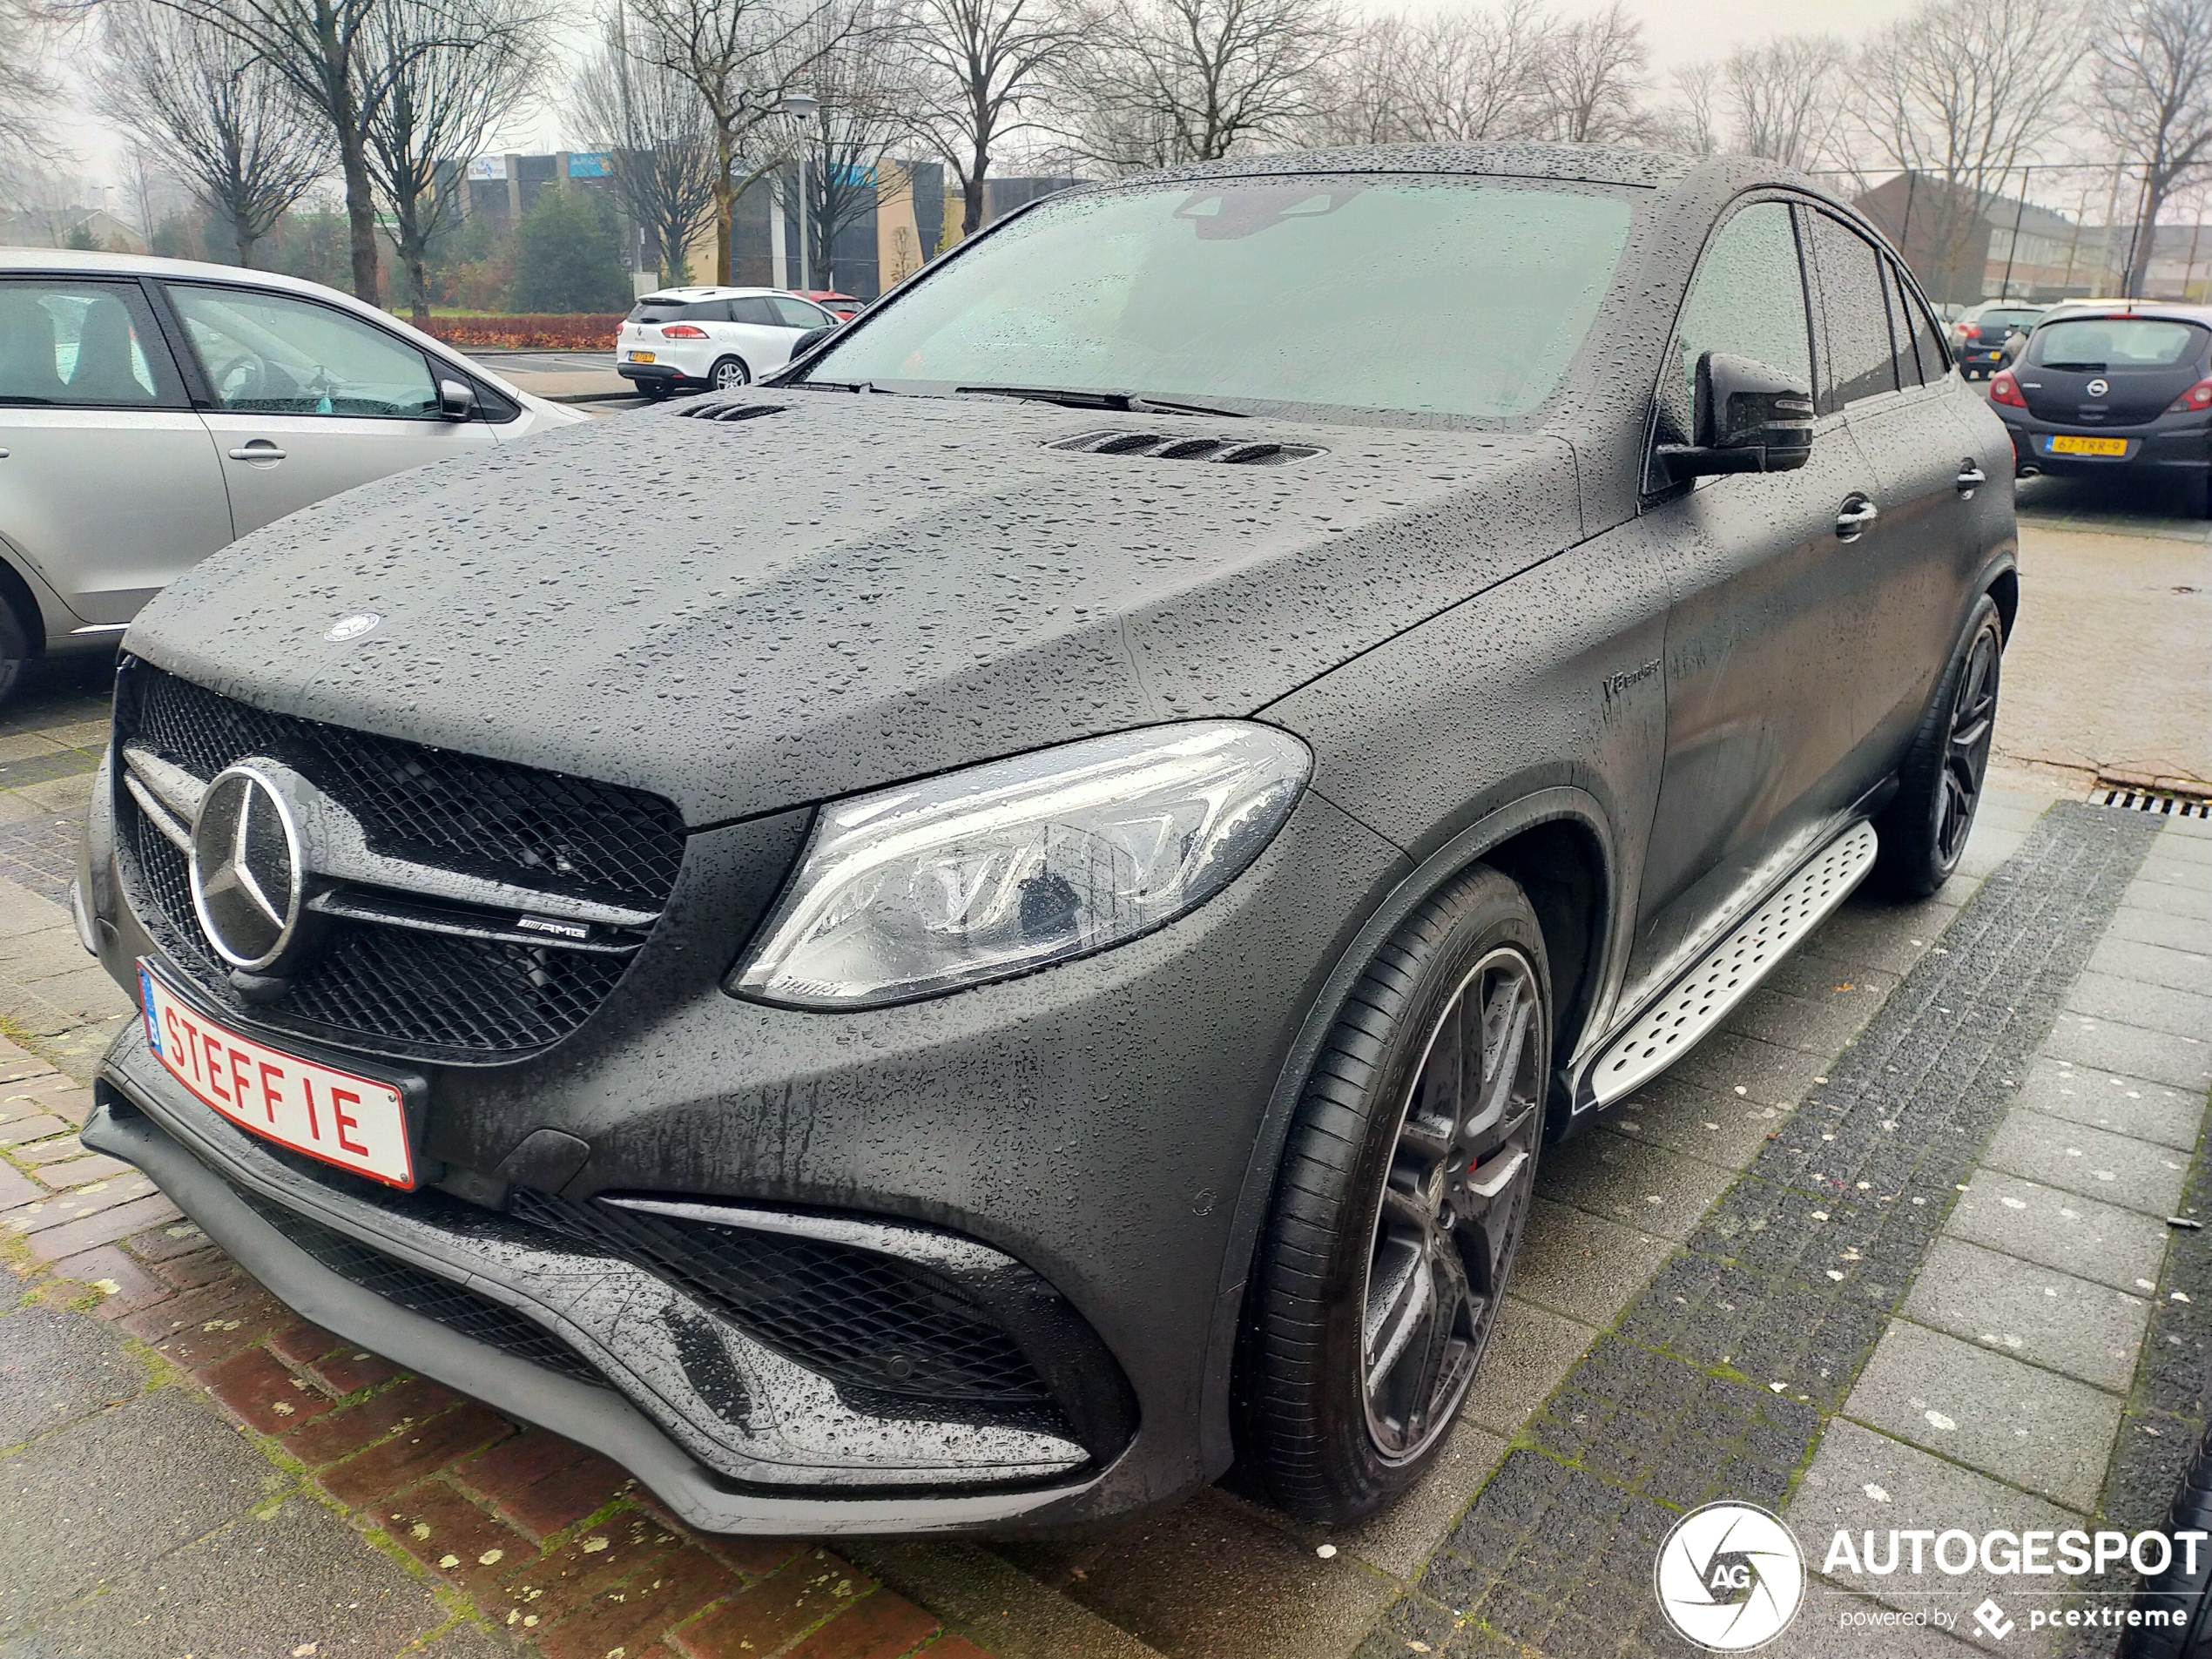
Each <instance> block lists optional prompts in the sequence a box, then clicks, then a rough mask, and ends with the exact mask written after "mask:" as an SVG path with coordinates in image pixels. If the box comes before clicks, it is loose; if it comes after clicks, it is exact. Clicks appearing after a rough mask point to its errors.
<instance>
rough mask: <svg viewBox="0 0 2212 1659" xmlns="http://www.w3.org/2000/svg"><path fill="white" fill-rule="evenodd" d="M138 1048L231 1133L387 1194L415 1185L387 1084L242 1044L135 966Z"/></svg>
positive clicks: (249, 1041)
mask: <svg viewBox="0 0 2212 1659" xmlns="http://www.w3.org/2000/svg"><path fill="white" fill-rule="evenodd" d="M138 985H139V988H140V990H141V992H142V994H143V996H144V1006H145V1022H146V1043H147V1046H148V1047H150V1048H151V1049H152V1050H153V1052H154V1056H155V1058H157V1059H158V1060H159V1061H160V1062H161V1063H162V1064H163V1065H164V1066H165V1067H167V1068H168V1069H169V1075H170V1076H172V1077H174V1078H175V1079H176V1080H177V1081H178V1082H180V1083H182V1084H184V1086H185V1088H186V1089H190V1090H192V1095H193V1096H194V1098H196V1099H198V1100H199V1101H200V1102H202V1103H204V1104H206V1105H208V1106H212V1107H213V1108H214V1109H216V1110H217V1111H219V1112H220V1113H221V1114H222V1115H223V1116H225V1117H227V1118H229V1119H230V1121H231V1122H232V1123H236V1124H237V1125H238V1126H239V1128H240V1129H244V1130H252V1131H253V1133H254V1134H256V1135H259V1136H261V1137H262V1138H263V1139H265V1140H271V1141H274V1142H276V1143H278V1144H279V1145H281V1146H288V1147H290V1148H291V1149H292V1150H293V1151H295V1152H305V1153H306V1154H307V1156H308V1157H313V1158H320V1159H321V1160H322V1161H323V1162H324V1163H334V1164H336V1165H338V1167H339V1168H341V1169H342V1170H353V1171H354V1173H355V1174H357V1175H365V1176H368V1177H369V1178H370V1179H371V1180H375V1181H381V1182H383V1183H384V1184H386V1185H388V1186H395V1187H412V1186H413V1185H414V1184H415V1154H414V1149H413V1148H412V1147H411V1146H410V1145H409V1143H408V1130H407V1102H406V1101H405V1100H404V1099H403V1098H402V1097H401V1094H400V1091H399V1090H398V1089H395V1088H393V1087H392V1086H391V1084H389V1083H381V1082H377V1081H376V1080H375V1079H374V1078H372V1077H360V1076H354V1074H353V1073H352V1072H349V1071H338V1070H335V1069H333V1068H331V1067H329V1066H322V1065H317V1064H316V1063H315V1062H314V1061H312V1060H302V1059H301V1058H300V1056H299V1055H293V1054H287V1053H285V1052H284V1051H283V1050H282V1049H272V1048H270V1047H268V1046H267V1045H266V1043H260V1042H254V1041H253V1038H251V1037H242V1036H240V1035H238V1033H236V1032H235V1031H232V1030H229V1029H227V1028H225V1027H223V1026H221V1025H219V1024H217V1023H216V1022H214V1021H212V1020H210V1019H207V1018H206V1017H205V1016H204V1015H201V1014H200V1012H199V1010H198V1009H197V1008H193V1007H192V1006H191V1005H190V1004H189V1003H187V1002H184V1001H179V999H178V997H177V996H176V995H174V994H172V992H171V991H170V989H169V988H168V986H166V985H165V984H164V983H163V982H162V980H161V976H160V975H159V974H156V973H155V972H154V971H153V970H152V968H148V967H147V966H146V965H145V963H144V962H140V963H139V964H138Z"/></svg>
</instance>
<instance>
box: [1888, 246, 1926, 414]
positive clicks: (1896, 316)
mask: <svg viewBox="0 0 2212 1659" xmlns="http://www.w3.org/2000/svg"><path fill="white" fill-rule="evenodd" d="M1882 294H1883V297H1884V298H1885V299H1886V300H1888V301H1889V310H1890V341H1891V347H1892V354H1893V355H1895V357H1896V358H1897V383H1898V385H1899V386H1902V387H1906V388H1911V387H1915V386H1918V385H1919V383H1920V360H1919V356H1918V355H1917V354H1915V353H1914V352H1913V349H1912V300H1909V299H1907V298H1906V297H1905V285H1904V283H1903V282H1902V281H1901V280H1899V279H1898V273H1897V261H1896V260H1891V259H1886V258H1885V259H1884V260H1883V261H1882Z"/></svg>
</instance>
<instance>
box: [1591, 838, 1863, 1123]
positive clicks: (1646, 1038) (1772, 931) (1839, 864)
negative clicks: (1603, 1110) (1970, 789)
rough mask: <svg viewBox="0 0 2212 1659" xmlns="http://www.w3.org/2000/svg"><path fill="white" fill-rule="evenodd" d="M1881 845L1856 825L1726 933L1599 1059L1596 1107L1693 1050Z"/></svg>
mask: <svg viewBox="0 0 2212 1659" xmlns="http://www.w3.org/2000/svg"><path fill="white" fill-rule="evenodd" d="M1879 845H1880V843H1879V841H1878V838H1877V837H1876V835H1875V833H1874V826H1872V825H1871V824H1867V823H1858V824H1854V825H1852V826H1851V827H1850V828H1849V829H1847V830H1845V831H1844V833H1842V834H1841V835H1838V837H1837V838H1836V839H1835V840H1832V841H1831V842H1829V843H1828V845H1827V846H1824V847H1823V848H1821V849H1820V851H1819V852H1818V853H1815V854H1814V855H1813V856H1812V857H1811V859H1809V860H1806V861H1805V862H1804V864H1802V865H1800V866H1799V867H1797V872H1796V873H1795V874H1793V875H1791V877H1790V879H1789V880H1786V881H1784V883H1783V884H1782V885H1781V887H1778V888H1777V889H1776V890H1775V892H1774V893H1773V894H1772V895H1771V896H1770V898H1769V899H1768V900H1767V901H1766V902H1765V903H1764V904H1763V905H1761V906H1760V907H1758V908H1757V910H1755V911H1753V912H1752V913H1751V914H1750V915H1749V916H1747V917H1745V918H1744V919H1743V921H1740V922H1738V923H1737V925H1736V926H1735V927H1733V928H1731V929H1730V931H1729V932H1728V933H1726V934H1723V935H1722V937H1721V938H1720V940H1719V941H1718V942H1716V944H1715V945H1714V946H1713V948H1712V949H1710V950H1709V951H1707V952H1706V953H1705V954H1704V955H1703V956H1701V957H1699V958H1698V959H1697V961H1696V964H1695V965H1693V966H1692V967H1691V968H1690V969H1689V972H1688V973H1686V974H1683V976H1682V977H1681V978H1680V979H1678V980H1676V981H1675V982H1674V983H1673V984H1672V985H1670V986H1669V987H1668V988H1667V989H1666V991H1665V992H1664V993H1663V994H1662V995H1661V996H1660V997H1659V1000H1658V1001H1656V1002H1654V1003H1652V1004H1651V1006H1650V1007H1649V1008H1646V1009H1644V1011H1643V1012H1642V1014H1641V1015H1638V1016H1637V1017H1636V1020H1635V1023H1634V1024H1633V1025H1631V1026H1629V1028H1628V1029H1627V1030H1626V1031H1624V1032H1622V1034H1621V1035H1619V1036H1618V1037H1616V1038H1615V1039H1614V1040H1613V1042H1612V1043H1611V1044H1610V1045H1609V1046H1608V1048H1607V1049H1606V1050H1605V1051H1604V1053H1602V1054H1601V1055H1599V1056H1598V1059H1597V1063H1596V1064H1595V1065H1594V1066H1592V1067H1591V1068H1590V1069H1589V1074H1588V1082H1587V1083H1586V1084H1585V1085H1584V1086H1585V1087H1586V1088H1587V1089H1588V1090H1589V1092H1590V1095H1591V1096H1592V1097H1593V1100H1592V1103H1593V1104H1595V1105H1599V1106H1609V1105H1611V1104H1612V1103H1614V1102H1615V1101H1616V1100H1618V1099H1620V1098H1621V1097H1622V1096H1623V1095H1626V1094H1628V1093H1629V1092H1630V1091H1631V1090H1633V1089H1636V1088H1638V1087H1639V1086H1641V1085H1642V1084H1643V1083H1646V1082H1649V1081H1650V1080H1651V1079H1652V1078H1654V1077H1656V1076H1658V1075H1659V1074H1660V1073H1661V1072H1662V1071H1664V1070H1666V1069H1667V1068H1668V1067H1669V1066H1671V1065H1673V1064H1674V1063H1675V1062H1676V1061H1677V1060H1679V1059H1681V1058H1682V1057H1683V1055H1685V1054H1687V1053H1688V1052H1689V1050H1690V1049H1692V1048H1694V1047H1696V1044H1697V1043H1698V1042H1700V1041H1701V1040H1703V1038H1704V1037H1705V1035H1707V1034H1708V1033H1710V1031H1711V1030H1712V1029H1713V1028H1714V1027H1715V1026H1716V1025H1718V1024H1719V1023H1720V1022H1722V1021H1723V1019H1725V1018H1727V1017H1728V1011H1729V1010H1730V1008H1734V1007H1735V1006H1736V1005H1737V1003H1738V1002H1741V1001H1743V999H1744V998H1745V997H1747V996H1749V995H1750V994H1751V992H1752V990H1753V989H1754V988H1756V987H1757V984H1758V982H1759V981H1761V980H1763V979H1764V978H1765V977H1766V976H1767V975H1768V974H1770V973H1771V972H1772V971H1773V970H1774V969H1775V968H1776V967H1777V966H1778V965H1779V964H1780V962H1781V961H1782V959H1783V958H1784V956H1787V955H1788V954H1790V953H1791V950H1793V949H1795V948H1797V944H1798V942H1799V941H1802V940H1803V939H1804V936H1805V935H1806V934H1809V933H1811V931H1812V930H1813V929H1814V928H1815V927H1818V926H1819V925H1820V924H1821V922H1822V921H1824V920H1825V919H1826V918H1827V915H1828V913H1829V912H1830V911H1831V910H1833V909H1834V908H1835V907H1837V906H1838V905H1839V904H1841V903H1843V901H1844V900H1845V899H1846V898H1848V897H1849V896H1850V895H1851V889H1852V888H1853V887H1857V886H1858V884H1859V881H1860V880H1861V879H1862V878H1863V877H1864V876H1865V873H1867V871H1869V870H1870V869H1871V868H1872V867H1873V866H1874V854H1875V852H1876V851H1877V849H1878V846H1879Z"/></svg>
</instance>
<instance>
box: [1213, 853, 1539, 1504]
mask: <svg viewBox="0 0 2212 1659" xmlns="http://www.w3.org/2000/svg"><path fill="white" fill-rule="evenodd" d="M1550 1041H1551V993H1550V982H1549V977H1548V968H1547V966H1546V962H1545V957H1544V946H1543V936H1542V934H1541V931H1540V929H1539V928H1538V927H1537V922H1536V916H1535V913H1534V910H1532V909H1531V908H1530V907H1529V904H1528V900H1527V898H1526V896H1524V895H1523V894H1522V893H1521V889H1520V888H1519V887H1516V886H1515V885H1514V883H1513V882H1512V881H1510V880H1507V878H1506V877H1505V876H1503V875H1501V874H1499V873H1497V872H1496V871H1494V870H1491V869H1488V868H1486V867H1481V866H1477V867H1475V868H1474V869H1472V870H1470V871H1469V872H1467V873H1466V874H1465V875H1462V876H1460V877H1459V878H1458V879H1457V880H1454V881H1453V882H1452V883H1451V884H1450V885H1449V886H1448V887H1446V888H1445V889H1444V890H1443V891H1442V892H1441V893H1440V894H1437V895H1436V897H1434V898H1433V899H1432V900H1429V902H1428V903H1427V904H1426V905H1425V906H1424V907H1422V908H1421V910H1420V912H1419V913H1417V914H1415V915H1414V916H1413V919H1412V920H1411V921H1408V922H1407V923H1406V925H1405V927H1402V928H1400V929H1399V932H1398V933H1397V934H1396V935H1395V936H1393V939H1392V940H1391V941H1390V943H1389V944H1387V945H1386V946H1385V947H1384V948H1383V949H1382V951H1381V952H1380V953H1379V954H1378V955H1377V957H1376V959H1375V961H1374V962H1373V964H1372V966H1371V967H1370V968H1368V969H1367V971H1366V974H1364V975H1363V976H1362V977H1361V979H1360V981H1359V985H1358V986H1357V987H1356V988H1354V989H1353V991H1352V995H1351V996H1350V997H1349V998H1348V999H1347V1000H1346V1001H1345V1009H1344V1012H1343V1014H1342V1015H1340V1016H1339V1019H1338V1022H1337V1023H1336V1026H1335V1028H1333V1029H1332V1031H1331V1032H1330V1034H1329V1037H1328V1040H1327V1042H1326V1043H1325V1045H1324V1047H1323V1049H1322V1051H1321V1055H1320V1057H1319V1059H1318V1061H1317V1062H1315V1065H1314V1069H1313V1073H1312V1076H1311V1077H1309V1078H1308V1079H1307V1081H1306V1085H1305V1095H1304V1096H1303V1098H1302V1099H1301V1100H1300V1102H1299V1105H1298V1116H1297V1118H1296V1120H1295V1121H1294V1123H1292V1126H1291V1136H1290V1143H1289V1146H1288V1148H1287V1150H1286V1152H1285V1159H1284V1165H1283V1171H1282V1174H1281V1176H1280V1177H1279V1178H1278V1186H1277V1190H1276V1195H1275V1205H1274V1211H1273V1213H1272V1214H1271V1217H1270V1218H1269V1221H1268V1226H1267V1231H1266V1234H1265V1236H1264V1239H1263V1241H1262V1244H1261V1249H1260V1258H1259V1264H1258V1275H1257V1278H1256V1284H1255V1291H1254V1301H1253V1306H1252V1310H1251V1311H1252V1313H1253V1315H1254V1321H1253V1323H1252V1325H1251V1327H1250V1328H1249V1330H1248V1332H1247V1333H1246V1338H1245V1347H1244V1354H1243V1359H1244V1389H1243V1393H1244V1402H1245V1413H1244V1415H1245V1422H1244V1435H1243V1449H1244V1453H1245V1454H1246V1460H1247V1463H1248V1466H1249V1467H1251V1470H1252V1472H1253V1474H1255V1475H1256V1477H1257V1479H1258V1481H1259V1483H1260V1484H1261V1485H1262V1486H1263V1487H1264V1489H1265V1491H1266V1493H1267V1495H1268V1496H1269V1497H1270V1498H1271V1499H1272V1500H1273V1501H1275V1502H1276V1503H1277V1504H1278V1505H1280V1506H1281V1507H1283V1508H1285V1509H1287V1510H1289V1511H1290V1512H1291V1513H1292V1514H1297V1515H1300V1516H1303V1517H1305V1518H1306V1519H1308V1520H1312V1521H1327V1522H1332V1523H1342V1522H1346V1521H1355V1520H1357V1519H1359V1517H1360V1516H1362V1515H1366V1514H1372V1512H1374V1511H1375V1510H1377V1509H1379V1508H1380V1507H1383V1506H1384V1505H1385V1504H1386V1503H1388V1502H1390V1501H1392V1500H1393V1499H1394V1498H1396V1497H1397V1496H1398V1495H1399V1494H1400V1493H1402V1492H1404V1491H1405V1490H1406V1488H1407V1487H1410V1486H1412V1485H1413V1482H1414V1481H1416V1480H1419V1479H1420V1476H1421V1474H1422V1473H1423V1472H1424V1471H1425V1470H1426V1468H1427V1467H1429V1465H1430V1464H1431V1463H1432V1462H1433V1460H1435V1457H1436V1455H1437V1453H1439V1451H1440V1449H1441V1448H1442V1447H1443V1445H1444V1442H1445V1440H1446V1439H1447V1436H1448V1435H1449V1433H1450V1432H1451V1427H1452V1424H1453V1420H1454V1418H1455V1417H1456V1416H1457V1415H1458V1413H1459V1409H1460V1404H1461V1402H1462V1401H1464V1400H1465V1399H1466V1398H1467V1389H1468V1386H1470V1385H1471V1384H1472V1383H1473V1381H1474V1374H1475V1368H1476V1367H1477V1366H1478V1365H1480V1362H1481V1359H1482V1354H1483V1351H1484V1349H1485V1348H1486V1347H1487V1345H1488V1344H1489V1341H1490V1338H1491V1335H1492V1332H1494V1329H1495V1327H1496V1325H1497V1318H1498V1311H1499V1307H1500V1304H1501V1298H1502V1297H1503V1294H1504V1291H1505V1285H1506V1280H1507V1275H1508V1274H1509V1273H1510V1272H1511V1271H1512V1268H1513V1261H1514V1254H1515V1252H1516V1251H1518V1249H1519V1247H1520V1244H1521V1233H1522V1231H1523V1230H1524V1229H1525V1227H1526V1225H1527V1219H1528V1211H1529V1207H1530V1202H1531V1198H1532V1197H1533V1194H1534V1186H1535V1178H1536V1160H1537V1155H1538V1152H1539V1150H1541V1143H1542V1138H1543V1126H1544V1125H1543V1119H1544V1102H1545V1096H1546V1090H1547V1088H1548V1082H1549V1077H1550Z"/></svg>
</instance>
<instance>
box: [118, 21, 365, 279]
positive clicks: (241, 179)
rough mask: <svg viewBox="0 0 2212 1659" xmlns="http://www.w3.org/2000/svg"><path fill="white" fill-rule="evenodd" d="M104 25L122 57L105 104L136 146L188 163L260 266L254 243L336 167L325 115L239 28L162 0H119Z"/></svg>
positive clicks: (243, 254)
mask: <svg viewBox="0 0 2212 1659" xmlns="http://www.w3.org/2000/svg"><path fill="white" fill-rule="evenodd" d="M100 33H101V36H102V38H103V41H104V44H105V45H106V48H107V51H108V53H109V56H110V57H111V60H112V62H113V65H114V68H113V72H112V73H111V75H110V76H108V77H106V78H104V79H103V81H102V83H101V84H100V89H99V92H98V102H99V107H100V109H101V111H102V112H103V113H104V114H105V115H106V116H107V117H108V118H109V119H110V120H111V121H113V122H114V123H115V124H116V125H118V126H119V127H121V128H123V129H124V131H125V132H128V133H130V134H131V135H132V137H133V138H135V139H136V140H137V141H138V143H137V145H134V146H133V148H134V152H136V153H138V154H141V155H143V153H144V152H147V151H151V152H153V153H154V154H156V155H158V156H160V157H161V158H163V160H164V161H165V163H166V164H167V165H169V166H170V167H172V168H173V169H175V170H176V171H177V172H180V173H181V174H183V175H184V177H185V179H186V181H187V182H188V184H189V185H190V187H191V189H192V194H193V195H194V196H195V197H196V198H197V199H199V204H200V206H203V207H205V208H206V210H207V212H208V213H209V214H210V215H211V216H212V217H213V218H214V219H216V220H218V221H219V223H220V224H221V225H222V226H223V227H224V229H225V230H226V231H227V232H229V233H230V237H231V240H232V242H233V245H234V246H236V248H237V250H238V262H239V264H240V265H243V266H249V267H250V266H252V265H253V249H254V245H255V244H256V243H258V242H259V241H260V239H262V238H263V237H265V236H266V235H267V234H268V233H270V232H271V231H272V230H273V229H275V228H276V222H277V220H278V219H281V218H283V217H284V215H285V213H286V212H287V211H288V210H289V209H290V208H291V206H292V205H293V203H294V202H296V201H298V200H299V199H300V197H302V196H304V195H306V194H307V190H308V187H309V186H310V185H313V184H314V182H315V180H316V179H320V178H321V177H322V175H323V174H324V173H325V172H327V171H328V169H329V166H330V145H329V140H328V137H327V132H326V129H325V126H324V125H323V123H322V121H321V120H320V118H319V117H318V116H317V115H316V114H315V112H314V111H313V110H309V109H305V108H303V107H301V105H300V101H299V99H298V98H294V97H293V93H292V89H291V88H290V87H289V86H288V85H287V84H286V83H285V82H284V81H283V80H282V79H281V78H280V77H279V76H278V75H277V74H276V73H275V72H274V71H272V70H271V69H270V68H269V66H268V65H267V64H265V63H264V62H262V60H261V59H260V57H258V56H256V55H255V54H254V53H253V51H251V50H250V49H248V48H247V47H246V46H244V45H242V44H239V41H238V40H237V39H236V38H234V37H232V36H229V35H226V34H223V33H221V32H219V30H212V29H208V28H205V27H203V26H202V25H200V24H196V23H194V22H193V21H192V19H191V18H189V17H185V16H184V15H183V14H181V13H179V12H177V11H173V10H169V9H168V8H166V7H163V6H158V5H155V4H153V3H152V0H114V3H113V4H111V5H110V6H109V7H108V8H107V9H106V10H105V11H103V12H102V14H101V17H100ZM147 234H148V236H149V237H150V236H151V235H152V227H151V226H148V227H147Z"/></svg>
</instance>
